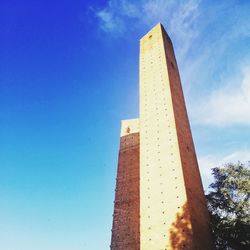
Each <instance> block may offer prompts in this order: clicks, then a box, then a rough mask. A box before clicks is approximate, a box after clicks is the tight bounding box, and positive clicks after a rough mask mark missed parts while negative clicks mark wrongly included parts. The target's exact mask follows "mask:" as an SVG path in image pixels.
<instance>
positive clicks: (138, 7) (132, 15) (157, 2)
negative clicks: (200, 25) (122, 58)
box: [94, 0, 200, 55]
mask: <svg viewBox="0 0 250 250" xmlns="http://www.w3.org/2000/svg"><path fill="white" fill-rule="evenodd" d="M199 3H200V1H199V0H187V1H181V2H178V3H176V1H173V0H168V1H166V0H144V1H143V0H140V1H131V0H110V1H109V2H108V4H107V5H106V6H105V7H104V8H102V9H97V10H95V11H94V13H95V16H96V17H97V19H98V21H99V27H100V29H101V30H102V31H104V32H107V33H109V34H111V35H115V36H117V35H120V36H122V35H123V34H125V31H129V30H131V29H136V28H138V27H147V28H151V27H152V26H153V25H155V24H157V23H158V22H161V23H163V24H164V25H165V27H166V28H167V30H168V32H169V33H170V35H171V36H173V37H174V39H175V42H176V46H177V47H179V48H180V53H181V54H182V55H183V54H185V52H186V51H187V50H188V48H189V46H190V44H191V42H192V41H193V39H194V38H195V37H196V36H197V32H198V30H197V29H196V25H195V23H196V21H197V18H198V17H199Z"/></svg>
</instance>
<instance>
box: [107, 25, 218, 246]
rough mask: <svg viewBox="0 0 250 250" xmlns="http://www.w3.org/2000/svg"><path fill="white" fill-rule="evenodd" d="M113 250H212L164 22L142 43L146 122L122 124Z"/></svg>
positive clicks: (142, 99) (142, 97) (142, 115)
mask: <svg viewBox="0 0 250 250" xmlns="http://www.w3.org/2000/svg"><path fill="white" fill-rule="evenodd" d="M132 137H133V139H131V138H132ZM129 138H130V139H129ZM124 148H126V150H127V151H126V156H124ZM121 190H123V191H121ZM111 249H113V250H118V249H123V250H124V249H128V250H139V249H140V250H166V249H168V250H169V249H190V250H191V249H195V250H206V249H207V250H210V249H213V244H212V240H211V235H210V231H209V219H208V212H207V208H206V204H205V196H204V192H203V188H202V183H201V177H200V173H199V168H198V163H197V159H196V153H195V149H194V144H193V140H192V134H191V129H190V125H189V121H188V116H187V111H186V106H185V101H184V96H183V92H182V87H181V81H180V76H179V72H178V66H177V63H176V59H175V55H174V50H173V46H172V42H171V40H170V38H169V36H168V35H167V33H166V31H165V30H164V28H163V26H162V25H161V24H158V25H156V26H155V27H154V28H153V29H152V30H151V31H149V32H148V33H147V34H146V35H145V36H144V37H142V39H141V40H140V118H139V119H135V120H127V121H123V123H122V132H121V143H120V153H119V163H118V173H117V183H116V197H115V208H114V218H113V229H112V240H111Z"/></svg>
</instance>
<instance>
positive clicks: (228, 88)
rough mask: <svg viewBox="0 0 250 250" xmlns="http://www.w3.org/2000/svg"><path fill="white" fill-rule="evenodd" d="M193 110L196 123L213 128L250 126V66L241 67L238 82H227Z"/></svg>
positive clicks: (235, 80)
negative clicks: (237, 125)
mask: <svg viewBox="0 0 250 250" xmlns="http://www.w3.org/2000/svg"><path fill="white" fill-rule="evenodd" d="M237 81H238V82H237ZM193 110H194V113H195V119H196V122H198V123H202V124H208V125H215V126H228V125H235V124H245V125H250V65H249V66H248V67H246V66H244V67H243V69H242V70H241V79H240V80H238V79H234V80H228V81H227V83H226V84H225V85H224V86H223V87H221V88H219V89H215V90H213V91H212V92H211V94H210V95H209V96H208V97H207V98H205V99H203V100H202V101H201V102H200V103H199V104H198V105H197V106H196V107H194V108H193Z"/></svg>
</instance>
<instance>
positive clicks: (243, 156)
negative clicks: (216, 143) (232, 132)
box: [198, 149, 250, 191]
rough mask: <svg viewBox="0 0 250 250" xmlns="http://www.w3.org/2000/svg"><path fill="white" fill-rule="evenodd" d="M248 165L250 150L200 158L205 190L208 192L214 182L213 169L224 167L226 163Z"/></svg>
mask: <svg viewBox="0 0 250 250" xmlns="http://www.w3.org/2000/svg"><path fill="white" fill-rule="evenodd" d="M238 161H240V162H242V163H247V162H248V161H250V150H247V149H246V150H241V151H235V152H232V153H230V154H228V155H205V156H201V157H199V158H198V162H199V167H200V172H201V178H202V182H203V186H204V189H205V190H206V191H207V190H208V186H209V185H210V184H211V183H212V182H213V176H212V171H211V169H212V168H214V167H220V166H223V165H224V164H226V163H237V162H238Z"/></svg>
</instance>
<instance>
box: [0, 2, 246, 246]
mask: <svg viewBox="0 0 250 250" xmlns="http://www.w3.org/2000/svg"><path fill="white" fill-rule="evenodd" d="M249 13H250V2H249V1H248V0H245V1H244V0H238V1H237V0H224V1H213V3H211V1H209V0H203V1H202V0H200V1H198V0H187V1H181V0H180V1H173V0H169V1H167V0H164V1H163V0H144V1H132V0H130V1H129V0H116V1H115V0H113V1H100V0H99V1H97V0H95V1H93V0H92V1H87V0H81V1H80V0H76V1H66V0H64V1H57V0H52V1H44V0H43V1H41V0H38V1H30V0H24V1H21V2H20V1H5V0H2V1H1V3H0V32H1V39H0V197H1V198H0V207H1V211H0V221H1V223H0V249H5V250H44V249H46V250H57V249H58V250H68V249H70V250H83V249H84V250H85V249H86V250H100V249H101V250H102V249H103V250H104V249H109V244H110V234H111V232H110V229H111V224H112V212H113V200H114V188H115V177H116V168H117V156H118V146H119V130H120V120H121V119H127V118H134V117H137V116H138V108H139V107H138V102H139V100H138V96H139V93H138V63H139V62H138V61H139V60H138V59H139V43H138V40H139V39H140V37H141V36H143V35H144V34H145V33H146V32H147V31H148V30H149V29H150V28H152V26H154V25H155V24H156V23H158V22H162V23H163V25H164V26H165V28H166V30H167V31H168V33H169V35H170V36H171V38H172V40H173V43H174V47H175V51H176V57H177V61H178V63H179V68H180V73H181V78H182V83H183V88H184V94H185V98H186V102H187V108H188V112H189V116H190V122H191V125H192V131H193V137H194V141H195V145H196V151H197V156H198V159H199V162H200V169H201V173H202V177H203V181H204V186H205V188H206V189H207V185H208V184H209V183H210V181H211V180H212V178H211V175H210V168H211V167H213V166H217V165H220V164H223V163H226V162H229V161H237V160H241V161H243V162H244V161H247V160H250V132H249V129H250V15H249Z"/></svg>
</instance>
